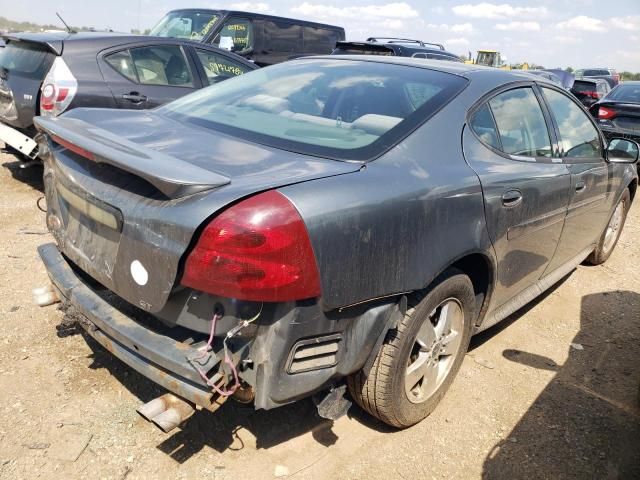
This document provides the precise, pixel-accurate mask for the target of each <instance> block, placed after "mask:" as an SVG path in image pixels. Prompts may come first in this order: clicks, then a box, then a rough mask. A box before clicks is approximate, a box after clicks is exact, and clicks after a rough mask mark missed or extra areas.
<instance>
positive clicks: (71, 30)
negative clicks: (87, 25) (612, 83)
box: [56, 12, 78, 33]
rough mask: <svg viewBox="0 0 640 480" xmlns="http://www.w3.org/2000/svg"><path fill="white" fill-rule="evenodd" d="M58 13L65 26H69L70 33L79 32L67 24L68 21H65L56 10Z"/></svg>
mask: <svg viewBox="0 0 640 480" xmlns="http://www.w3.org/2000/svg"><path fill="white" fill-rule="evenodd" d="M56 15H57V16H58V18H59V19H60V21H61V22H62V23H64V26H65V27H67V31H68V32H69V33H78V32H76V31H75V30H74V29H73V28H71V27H70V26H69V25H67V22H65V21H64V18H62V17H61V16H60V14H59V13H58V12H56Z"/></svg>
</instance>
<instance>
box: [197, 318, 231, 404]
mask: <svg viewBox="0 0 640 480" xmlns="http://www.w3.org/2000/svg"><path fill="white" fill-rule="evenodd" d="M219 319H220V315H219V314H218V313H214V315H213V319H212V320H211V333H210V334H209V341H208V342H207V346H206V348H205V349H204V351H203V353H202V355H200V356H199V357H196V358H195V359H190V361H191V364H192V365H193V366H194V367H195V369H196V370H197V371H198V373H199V374H200V376H201V377H202V379H203V380H204V381H205V382H206V384H207V385H209V386H210V387H211V388H213V389H214V390H215V391H216V392H218V394H219V395H221V396H223V397H229V396H231V395H233V394H234V393H235V391H236V390H237V389H238V388H239V387H240V380H239V379H238V371H237V370H236V367H235V365H234V364H233V362H232V361H231V358H230V357H229V353H228V352H227V344H226V341H227V339H226V338H225V339H224V341H223V345H224V363H226V364H227V365H229V368H231V372H232V373H233V380H234V385H233V386H232V387H231V388H230V389H229V390H226V389H220V388H219V387H218V386H217V385H216V384H215V383H213V382H212V381H211V380H210V379H209V378H207V374H206V373H205V372H203V371H202V370H201V369H200V368H199V367H198V366H197V365H196V364H194V363H193V361H192V360H198V359H200V358H203V357H205V356H206V355H207V353H208V352H209V351H210V350H211V344H212V343H213V338H214V336H215V333H216V323H217V322H218V320H219Z"/></svg>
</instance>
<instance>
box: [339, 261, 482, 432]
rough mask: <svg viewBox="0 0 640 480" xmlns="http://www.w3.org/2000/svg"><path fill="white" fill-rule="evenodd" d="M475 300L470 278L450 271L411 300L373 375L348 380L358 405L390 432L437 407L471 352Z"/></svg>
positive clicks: (391, 332)
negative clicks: (426, 290)
mask: <svg viewBox="0 0 640 480" xmlns="http://www.w3.org/2000/svg"><path fill="white" fill-rule="evenodd" d="M474 319H475V295H474V291H473V285H472V283H471V280H469V277H467V276H466V275H464V274H463V273H461V272H460V271H458V270H453V269H451V270H449V271H447V272H445V273H444V274H443V275H441V276H440V277H439V278H438V279H436V281H435V282H434V283H433V286H432V287H431V288H430V290H429V291H428V292H426V294H425V293H423V294H421V295H416V296H414V297H413V298H412V299H411V301H410V305H409V309H408V310H407V313H406V314H405V316H404V318H403V319H402V320H401V321H400V322H399V324H398V325H396V326H395V327H393V328H392V329H391V330H390V332H389V334H388V335H387V339H386V341H385V342H384V344H383V345H382V347H381V348H380V350H379V352H378V354H377V356H376V359H375V361H374V363H373V366H372V368H371V370H370V371H369V372H368V374H366V375H365V373H364V372H358V373H357V374H355V375H352V376H351V377H349V378H348V379H347V384H348V387H349V392H350V393H351V396H352V397H353V398H354V400H355V401H356V403H358V405H360V406H361V407H362V408H363V409H364V410H366V411H367V412H368V413H370V414H371V415H373V416H374V417H376V418H378V419H380V420H382V421H383V422H385V423H387V424H388V425H391V426H393V427H398V428H405V427H409V426H411V425H414V424H416V423H418V422H419V421H421V420H423V419H424V418H426V417H427V416H428V415H429V414H430V413H431V412H432V411H433V410H434V409H435V408H436V405H437V404H438V403H439V402H440V400H441V399H442V397H443V396H444V394H445V393H446V391H447V390H448V388H449V386H450V385H451V383H452V381H453V379H454V377H455V376H456V374H457V372H458V370H459V369H460V365H461V364H462V361H463V359H464V355H465V353H466V351H467V348H468V347H469V340H470V339H471V330H472V327H473V323H474V322H473V320H474Z"/></svg>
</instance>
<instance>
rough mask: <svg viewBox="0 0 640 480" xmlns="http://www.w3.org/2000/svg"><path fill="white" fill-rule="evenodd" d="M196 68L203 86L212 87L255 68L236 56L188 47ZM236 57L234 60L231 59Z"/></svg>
mask: <svg viewBox="0 0 640 480" xmlns="http://www.w3.org/2000/svg"><path fill="white" fill-rule="evenodd" d="M190 49H191V51H192V52H193V59H194V62H195V64H196V68H197V69H198V72H199V74H200V77H201V78H202V81H203V83H204V84H205V85H213V84H216V83H219V82H221V81H223V80H227V79H229V78H233V77H237V76H239V75H243V74H245V73H247V72H250V71H252V70H255V69H256V68H257V67H256V66H255V65H254V64H252V63H250V62H247V61H244V59H240V57H237V56H236V55H233V54H229V55H225V54H224V53H222V52H220V51H218V50H214V49H206V48H201V47H190ZM232 57H236V58H232Z"/></svg>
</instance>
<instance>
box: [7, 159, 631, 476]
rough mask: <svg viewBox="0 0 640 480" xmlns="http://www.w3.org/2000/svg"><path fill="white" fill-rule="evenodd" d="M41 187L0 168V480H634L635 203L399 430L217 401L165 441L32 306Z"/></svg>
mask: <svg viewBox="0 0 640 480" xmlns="http://www.w3.org/2000/svg"><path fill="white" fill-rule="evenodd" d="M41 175H42V170H41V169H38V168H34V169H29V170H20V169H19V168H18V163H17V162H16V161H15V159H14V158H13V157H12V156H10V155H6V154H0V225H1V229H0V285H1V287H0V478H3V479H4V478H6V479H33V478H40V477H42V478H47V479H56V478H92V479H93V478H95V479H102V478H104V479H119V480H122V479H124V478H127V479H128V480H132V479H147V478H172V479H181V478H189V479H191V478H207V479H214V480H222V479H253V478H256V479H269V478H275V477H286V478H295V479H325V478H331V479H342V478H344V479H374V478H384V479H385V480H392V479H428V480H429V479H442V478H447V479H458V478H459V479H475V478H486V479H493V478H506V479H515V478H553V479H555V478H579V479H586V478H594V479H615V478H620V479H629V478H640V408H639V403H638V387H639V384H640V369H639V368H638V365H639V360H640V313H639V312H640V205H638V203H640V202H636V205H634V206H633V207H632V209H631V211H630V214H629V217H628V220H627V226H626V228H625V231H624V233H623V235H622V238H621V240H620V243H619V245H618V248H617V250H616V252H615V253H614V254H613V256H612V257H611V259H610V260H609V262H608V263H607V264H606V265H603V266H601V267H586V266H581V267H579V268H578V269H577V270H576V271H575V272H573V273H572V274H571V275H570V276H569V277H568V278H566V279H565V280H564V281H563V282H561V283H560V284H559V285H557V286H556V287H554V288H553V289H552V290H551V291H550V292H549V293H548V294H547V295H545V297H544V298H542V299H540V300H539V301H537V302H535V303H534V304H533V305H531V306H529V307H527V308H526V309H524V310H523V311H520V312H518V313H517V314H515V315H514V316H513V317H511V318H510V319H508V320H507V321H505V322H503V323H502V324H500V325H498V326H497V327H494V328H492V329H490V330H489V331H487V332H485V333H483V334H481V335H479V336H478V337H476V338H475V339H474V340H473V342H472V348H471V350H470V352H469V354H468V355H467V357H466V358H465V361H464V363H463V365H462V369H461V371H460V373H459V375H458V377H457V379H456V380H455V382H454V384H453V386H452V388H451V390H450V391H449V393H448V394H447V395H446V397H445V399H444V400H443V401H442V403H441V404H440V406H439V407H438V408H437V409H436V411H435V412H434V413H433V414H432V415H431V416H430V417H429V418H427V419H426V420H425V421H423V422H422V423H420V424H418V425H416V426H415V427H413V428H410V429H407V430H404V431H393V430H391V429H389V428H387V427H385V426H384V425H382V424H380V423H378V422H376V421H374V420H372V419H371V418H369V417H368V416H367V415H366V414H364V413H363V412H362V411H360V410H359V409H358V408H356V407H352V409H351V411H350V412H349V415H348V416H347V417H343V418H341V419H340V420H338V421H336V422H334V423H332V422H329V421H326V420H321V419H319V418H318V417H317V416H316V414H315V410H314V407H313V405H312V403H311V402H310V401H303V402H298V403H296V404H293V405H290V406H286V407H282V408H280V409H277V410H274V411H270V412H264V411H258V412H256V411H254V410H252V409H251V408H248V407H244V406H240V405H239V404H235V403H234V402H231V401H230V402H228V403H227V404H226V405H225V406H224V407H223V408H222V409H221V410H220V411H219V412H218V413H217V414H215V415H213V414H209V413H207V412H198V413H196V415H194V417H192V418H191V419H190V420H189V421H188V422H187V423H186V424H185V425H184V426H183V428H182V429H178V430H177V431H175V433H173V434H170V435H166V434H163V433H161V432H160V431H159V430H157V429H156V427H154V426H153V425H151V424H149V423H147V422H146V421H144V420H143V419H142V418H140V417H139V416H138V415H137V414H136V412H135V409H136V407H137V406H138V405H139V404H140V403H141V402H146V401H148V400H150V399H152V398H154V397H155V396H157V395H158V394H160V393H162V392H161V390H160V389H159V388H157V387H156V386H154V385H153V384H152V383H151V382H149V381H148V380H146V379H145V378H143V377H141V376H140V375H138V374H137V373H135V372H133V371H132V370H130V369H128V368H127V367H126V366H125V365H124V364H122V363H121V362H119V361H118V360H116V359H114V358H112V357H111V356H110V354H109V353H107V352H106V351H105V350H104V349H102V347H100V346H99V345H97V344H96V343H95V342H93V341H91V339H88V338H85V337H84V336H83V335H82V334H80V333H79V332H78V331H77V330H76V329H75V328H74V327H73V326H69V325H65V324H64V322H63V313H62V312H61V311H59V310H58V309H57V308H56V306H51V307H46V308H38V307H36V306H35V305H34V304H33V303H32V300H31V290H32V288H34V287H38V286H43V285H45V284H46V282H47V276H46V273H45V270H44V267H43V266H42V265H41V263H40V261H39V259H38V256H37V253H36V247H37V246H38V245H39V244H42V243H45V242H48V241H50V237H49V235H48V233H47V232H46V228H45V225H44V214H43V213H42V212H40V211H39V210H38V208H36V200H37V199H38V197H40V196H41V195H42V193H41V189H42V183H41V180H40V176H41Z"/></svg>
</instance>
